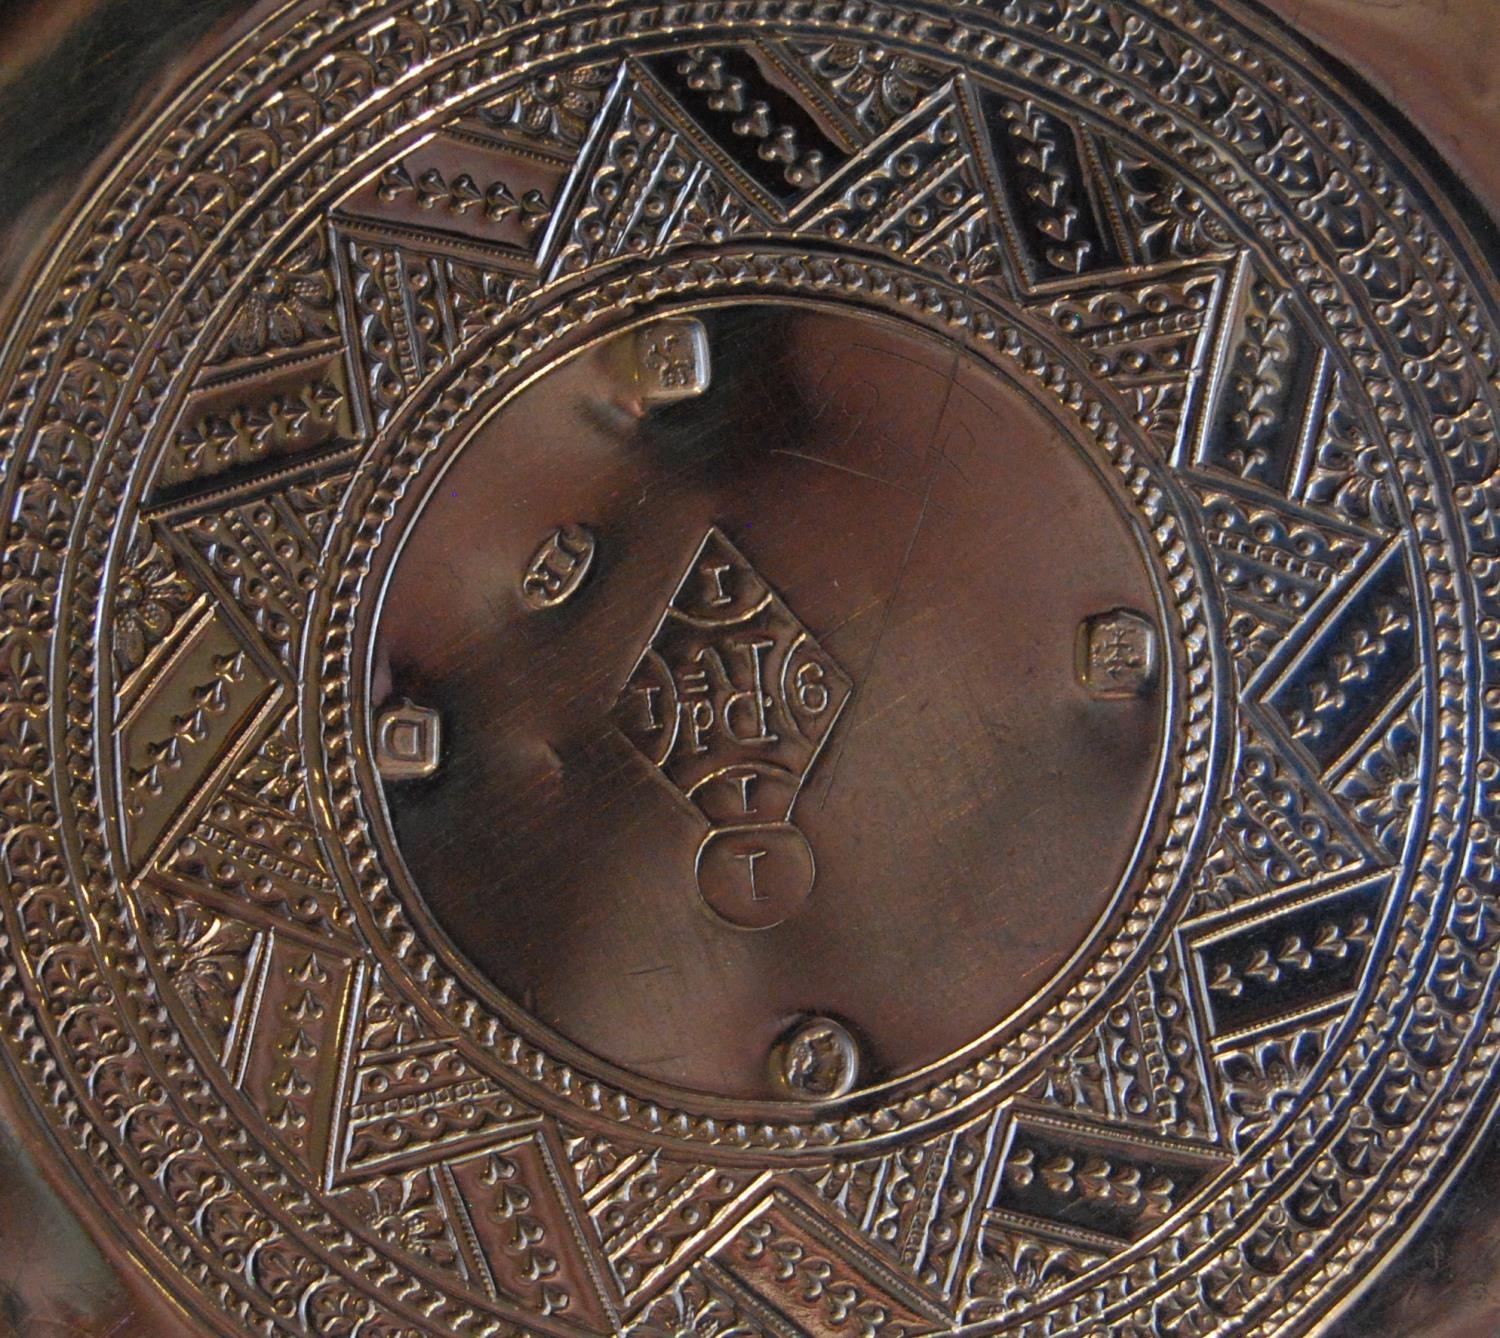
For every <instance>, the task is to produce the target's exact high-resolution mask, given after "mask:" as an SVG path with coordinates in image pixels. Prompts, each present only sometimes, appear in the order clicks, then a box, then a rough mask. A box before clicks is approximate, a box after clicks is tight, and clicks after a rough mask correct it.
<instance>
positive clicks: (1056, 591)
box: [372, 302, 1168, 1099]
mask: <svg viewBox="0 0 1500 1338" xmlns="http://www.w3.org/2000/svg"><path fill="white" fill-rule="evenodd" d="M696 320H697V321H698V322H699V323H700V324H701V327H702V329H703V330H704V331H706V335H707V340H706V345H705V346H704V347H701V348H695V347H694V343H693V334H692V330H691V328H690V323H688V324H684V323H683V322H677V323H676V324H675V325H672V326H663V327H661V329H660V330H659V331H658V333H657V334H656V335H654V336H653V335H652V333H651V327H649V326H648V327H646V328H645V330H644V331H637V332H627V333H625V334H623V335H621V336H618V337H616V338H614V339H613V340H611V341H607V342H605V343H602V344H599V345H596V346H594V347H592V348H591V349H589V350H587V351H585V352H584V353H583V354H581V355H579V356H577V357H574V358H572V359H571V360H569V361H566V362H564V363H562V364H560V365H559V366H557V367H555V368H554V369H553V370H552V371H550V372H548V373H546V374H545V375H543V376H542V377H540V378H539V379H538V380H536V381H535V382H533V383H532V384H531V385H530V386H529V387H528V388H526V389H525V390H523V391H522V392H521V393H520V394H518V395H517V396H516V397H514V398H513V399H512V400H511V401H509V403H508V404H507V405H506V407H505V408H504V409H503V410H502V411H500V412H499V413H497V414H496V415H494V416H493V417H492V418H491V419H490V420H488V421H487V422H486V423H485V424H484V426H483V427H482V428H480V429H479V431H478V432H477V434H476V435H475V436H474V438H473V439H472V440H471V441H470V442H469V444H468V445H467V446H466V447H465V448H464V449H463V450H462V451H461V452H460V454H459V455H458V456H457V457H456V459H455V460H454V461H453V463H452V465H451V467H450V468H448V469H447V471H446V472H445V473H444V474H443V476H442V477H441V478H440V479H439V480H438V482H437V483H436V484H435V485H434V487H433V489H432V491H431V493H430V494H429V496H428V497H427V499H426V500H425V502H424V504H423V505H422V507H421V509H420V511H419V512H418V513H417V516H416V518H415V520H414V521H413V522H412V523H411V526H410V529H409V531H408V532H407V534H406V535H405V538H404V546H403V548H402V550H401V554H400V556H399V558H398V559H397V561H396V564H395V567H394V569H393V571H392V574H391V578H390V583H389V586H388V589H387V592H386V597H385V600H384V603H383V607H382V612H381V615H380V622H379V625H378V628H377V634H376V638H375V649H374V665H373V693H372V699H373V701H374V702H375V704H376V710H377V712H378V711H380V710H382V709H385V708H388V707H394V706H398V705H401V704H403V703H406V702H410V703H411V704H412V706H413V707H414V708H416V709H417V710H418V711H419V712H427V713H434V714H433V716H432V718H434V719H436V720H437V721H439V722H440V725H441V742H440V746H439V749H438V751H437V752H436V754H435V755H434V756H433V757H432V758H430V759H428V763H429V764H428V765H423V764H421V763H420V761H418V762H415V763H412V762H411V759H410V758H408V759H407V762H408V763H411V764H410V765H405V764H402V763H401V762H400V759H399V758H397V759H395V760H392V759H389V758H388V759H386V763H387V764H386V765H385V766H383V767H382V772H383V775H384V776H385V781H384V789H385V800H386V803H387V805H388V810H389V813H390V817H391V821H392V828H393V831H394V833H395V838H396V841H397V845H398V847H399V852H400V856H401V858H402V859H403V860H404V862H405V865H406V867H407V870H408V871H409V873H410V875H411V879H412V883H413V885H414V886H415V887H416V888H417V889H418V890H419V894H420V896H421V898H422V899H423V900H424V901H425V903H426V907H427V909H428V910H429V911H430V913H431V915H432V917H433V918H434V919H435V920H436V921H437V923H438V924H439V925H440V926H441V928H442V929H443V930H444V931H446V933H447V935H448V936H449V938H450V939H451V940H452V942H453V944H454V945H455V947H456V948H457V950H458V951H459V952H461V953H462V954H463V955H464V956H466V957H467V958H468V960H469V961H470V962H471V963H473V965H474V966H476V967H477V968H478V969H479V970H480V971H481V972H482V973H483V974H484V975H485V976H486V977H487V978H488V979H489V981H491V982H492V983H493V985H494V986H495V987H496V988H497V989H498V990H499V991H501V992H502V993H503V994H504V995H506V996H507V997H508V998H509V999H511V1000H512V1001H513V1002H514V1003H515V1004H516V1005H518V1006H520V1007H521V1008H522V1009H524V1010H525V1011H526V1012H527V1013H529V1014H530V1015H531V1016H532V1018H534V1019H535V1020H536V1021H537V1022H539V1023H540V1024H542V1025H543V1026H544V1027H546V1028H550V1029H552V1030H553V1031H554V1032H556V1033H559V1034H560V1035H561V1036H563V1037H565V1038H567V1039H568V1040H569V1041H571V1042H573V1043H574V1044H575V1045H576V1046H578V1047H580V1048H582V1049H583V1050H584V1051H587V1052H589V1053H590V1054H592V1055H594V1056H597V1057H599V1058H600V1059H603V1060H605V1061H608V1062H609V1063H611V1064H613V1065H617V1066H619V1067H621V1068H624V1069H627V1070H630V1071H632V1072H634V1073H636V1074H638V1075H640V1076H642V1077H645V1078H647V1079H651V1080H656V1081H660V1082H663V1083H667V1084H671V1085H674V1086H678V1087H686V1088H690V1089H693V1090H696V1091H700V1092H704V1093H710V1094H715V1095H720V1096H727V1097H735V1098H753V1099H775V1098H777V1097H778V1096H779V1097H782V1098H783V1099H784V1098H785V1095H786V1089H785V1083H784V1081H782V1082H778V1079H777V1074H776V1067H777V1060H776V1055H777V1053H778V1044H779V1043H780V1042H782V1041H783V1039H784V1038H785V1037H786V1036H787V1035H788V1034H789V1033H790V1032H793V1031H794V1030H795V1028H796V1027H797V1026H798V1025H799V1019H808V1018H817V1019H828V1020H830V1025H834V1026H836V1027H838V1028H841V1029H843V1030H845V1031H847V1034H848V1035H849V1036H850V1037H851V1038H853V1042H854V1044H855V1046H856V1047H857V1051H858V1056H857V1061H855V1062H857V1066H858V1075H857V1080H856V1086H858V1087H867V1086H870V1085H872V1084H875V1083H880V1082H884V1081H886V1080H889V1079H892V1078H896V1077H900V1076H902V1075H905V1074H910V1073H912V1072H914V1071H916V1070H918V1069H922V1068H924V1067H927V1066H929V1065H932V1064H935V1063H938V1062H940V1061H942V1060H944V1059H945V1058H946V1057H948V1056H950V1055H952V1054H954V1053H955V1052H957V1051H960V1050H962V1049H964V1048H965V1047H967V1046H968V1045H970V1044H971V1043H972V1042H974V1041H976V1040H978V1039H979V1038H981V1037H983V1036H986V1035H987V1034H989V1033H991V1032H993V1031H994V1030H995V1029H996V1028H997V1027H999V1026H1001V1025H1002V1024H1003V1023H1004V1022H1005V1020H1006V1019H1007V1018H1008V1017H1010V1016H1011V1015H1012V1014H1014V1013H1015V1011H1016V1010H1017V1009H1018V1008H1019V1007H1021V1006H1022V1005H1024V1004H1025V1003H1027V1002H1028V1001H1029V1000H1031V999H1033V998H1034V997H1035V996H1036V995H1037V993H1038V992H1039V991H1041V990H1043V989H1044V987H1046V986H1047V985H1048V984H1049V982H1051V981H1053V979H1054V978H1055V977H1056V976H1057V973H1058V972H1059V970H1060V969H1061V968H1062V967H1063V966H1064V965H1065V964H1066V963H1067V962H1068V961H1069V959H1070V958H1071V957H1072V956H1073V955H1074V954H1075V953H1077V952H1078V950H1079V949H1080V948H1081V947H1082V946H1083V945H1084V944H1085V943H1086V942H1087V941H1088V939H1089V938H1090V936H1091V935H1092V934H1093V933H1095V932H1096V931H1098V930H1099V929H1100V928H1101V926H1103V925H1104V924H1105V923H1107V920H1108V915H1109V912H1110V909H1111V907H1112V906H1113V905H1115V904H1116V902H1117V899H1118V897H1119V896H1120V894H1121V891H1122V885H1124V884H1126V883H1128V882H1129V880H1130V877H1131V876H1132V871H1133V870H1134V869H1135V868H1136V865H1137V861H1138V854H1139V851H1140V849H1141V848H1142V846H1143V841H1144V838H1145V834H1146V833H1147V832H1148V829H1149V827H1150V814H1151V811H1152V805H1153V798H1154V795H1155V792H1156V788H1157V782H1158V775H1159V769H1160V764H1161V753H1162V749H1163V746H1164V744H1163V736H1164V731H1165V711H1166V706H1165V703H1166V700H1167V696H1168V693H1167V689H1166V685H1165V682H1164V672H1165V671H1164V669H1163V668H1162V665H1163V661H1164V660H1165V658H1166V657H1165V656H1164V654H1163V648H1162V647H1161V646H1160V644H1159V638H1160V637H1161V635H1162V632H1163V629H1162V627H1161V622H1160V617H1159V614H1158V612H1157V610H1158V601H1157V597H1156V594H1155V589H1154V586H1153V583H1152V579H1151V576H1150V574H1149V571H1148V568H1147V564H1146V560H1145V558H1144V555H1143V550H1142V547H1141V544H1140V542H1139V541H1138V538H1137V535H1136V532H1135V531H1134V530H1133V528H1132V524H1131V521H1130V519H1129V516H1128V514H1127V512H1126V510H1125V509H1124V507H1123V506H1122V505H1121V504H1120V502H1119V501H1118V499H1117V498H1116V496H1115V494H1114V493H1113V492H1112V490H1111V488H1110V487H1109V485H1108V484H1107V483H1106V482H1105V479H1104V478H1103V476H1102V475H1101V474H1100V473H1099V472H1098V470H1096V468H1095V467H1094V465H1093V464H1091V463H1090V461H1089V460H1088V459H1086V458H1085V455H1084V453H1083V451H1082V450H1081V448H1080V447H1078V446H1077V445H1076V444H1075V443H1073V442H1072V441H1071V440H1070V439H1069V438H1068V437H1067V436H1066V435H1064V433H1063V432H1062V430H1061V429H1060V428H1059V427H1058V425H1057V424H1056V423H1055V422H1053V421H1052V420H1051V419H1050V418H1049V417H1048V416H1047V415H1045V414H1044V413H1043V412H1042V411H1041V410H1040V409H1039V408H1037V407H1036V405H1035V404H1034V403H1033V402H1032V401H1031V400H1029V399H1028V398H1027V397H1026V396H1025V395H1024V394H1023V393H1022V392H1021V391H1020V390H1019V389H1017V388H1016V387H1014V386H1012V385H1010V384H1009V383H1007V382H1006V381H1005V380H1004V379H1003V378H1002V377H1001V376H1000V375H999V374H997V373H996V372H995V371H994V370H993V369H992V368H988V367H984V366H980V365H979V364H977V363H976V362H974V361H973V360H972V359H971V358H969V357H967V356H966V355H963V354H962V353H960V352H958V351H956V350H955V349H953V348H951V347H948V346H945V345H944V344H942V343H941V342H939V341H938V340H936V339H934V338H932V337H930V336H928V335H926V334H923V333H920V332H918V331H916V330H914V329H912V328H909V327H907V326H905V325H904V324H899V323H897V322H895V321H893V320H889V319H886V318H875V317H866V316H863V315H854V314H843V313H838V312H832V313H830V312H829V311H827V310H823V309H812V308H806V307H798V306H793V305H790V304H777V303H771V302H766V303H751V304H738V305H732V306H721V307H716V308H710V309H706V310H703V311H699V312H698V313H696ZM388 723H389V725H390V727H389V728H388V729H387V730H386V731H385V734H386V736H388V737H389V738H390V739H392V740H398V739H401V738H404V737H406V736H405V735H403V734H402V733H401V729H405V728H406V727H407V722H406V718H405V717H402V718H401V719H399V720H397V719H395V718H394V717H393V718H392V721H391V722H388ZM421 732H422V731H421V729H420V727H419V724H418V725H417V726H413V727H412V729H411V732H410V737H411V739H412V740H413V743H412V744H411V747H412V748H418V747H419V743H420V739H419V736H420V734H421ZM403 765H405V769H404V770H403V769H402V766H403ZM434 767H435V769H434ZM429 772H430V774H427V773H429Z"/></svg>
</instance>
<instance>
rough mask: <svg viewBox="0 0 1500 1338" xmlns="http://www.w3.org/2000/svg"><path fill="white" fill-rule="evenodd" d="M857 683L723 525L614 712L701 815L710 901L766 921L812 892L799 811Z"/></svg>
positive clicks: (724, 914) (745, 919)
mask: <svg viewBox="0 0 1500 1338" xmlns="http://www.w3.org/2000/svg"><path fill="white" fill-rule="evenodd" d="M852 691H853V684H852V682H851V681H850V679H849V677H848V675H847V674H845V673H844V671H843V670H842V669H841V668H839V666H838V665H837V664H836V663H834V661H833V660H832V659H831V658H830V657H829V656H828V654H827V653H826V652H825V651H824V650H823V648H822V647H821V646H819V645H818V643H817V642H816V641H815V640H814V639H813V637H812V634H811V633H810V632H808V630H807V629H806V628H805V627H803V626H802V624H801V623H800V622H799V621H798V620H797V618H796V616H795V615H794V614H793V613H792V612H791V610H790V609H788V608H787V606H786V605H785V604H784V603H783V602H782V600H781V599H780V597H779V596H778V595H777V594H776V592H775V591H774V590H772V589H771V588H770V586H768V585H767V584H766V583H765V581H764V580H762V579H761V577H760V576H759V575H757V573H756V572H755V570H754V568H752V567H751V565H750V563H749V562H748V561H747V560H746V558H745V557H744V555H743V554H741V553H740V552H739V550H738V549H736V548H735V547H734V545H733V544H731V543H730V542H729V540H728V539H726V538H725V537H724V535H723V534H722V533H721V532H720V531H719V529H718V528H717V527H711V528H710V529H709V531H708V534H707V535H706V536H705V538H704V540H703V542H702V544H701V545H700V546H699V548H698V551H697V553H696V554H695V555H694V557H693V560H692V561H691V562H690V563H689V564H688V566H687V570H686V571H685V572H684V573H683V577H682V580H681V582H680V583H679V585H678V587H677V591H676V593H675V594H674V595H673V596H672V598H671V601H670V602H669V603H668V605H667V610H666V612H665V614H664V615H663V616H662V620H661V622H660V624H658V626H657V629H656V632H655V634H654V635H653V636H652V638H651V640H650V642H649V643H648V644H647V646H646V649H645V651H644V652H643V653H642V655H641V658H640V660H639V661H638V662H637V663H636V666H635V668H634V669H633V670H632V671H631V674H630V677H629V679H628V680H627V682H626V684H625V686H624V687H623V688H622V689H621V691H620V695H619V697H618V699H617V701H616V703H615V711H614V717H615V723H616V724H617V725H618V726H619V728H620V729H621V731H622V732H623V733H624V734H625V736H626V737H627V738H629V739H630V741H631V742H632V743H634V744H635V746H636V747H637V748H639V749H640V751H641V752H642V753H644V754H645V755H646V757H647V758H648V759H650V761H651V762H652V763H653V764H654V765H655V766H656V767H658V768H659V769H660V771H661V773H662V775H663V776H664V777H665V778H666V779H667V781H668V782H669V783H670V784H672V785H673V786H674V787H675V788H676V789H677V790H679V791H680V792H681V793H682V794H683V795H685V796H686V797H687V799H688V800H689V801H690V802H691V803H692V804H693V805H694V806H695V807H696V808H697V809H698V810H699V811H700V812H701V813H702V814H703V817H704V819H705V820H706V821H707V822H708V825H709V831H708V834H707V835H706V836H705V837H704V838H703V843H702V845H701V846H700V847H699V850H698V858H697V867H696V875H697V880H698V891H699V893H700V894H701V895H702V897H703V901H704V904H705V905H706V906H708V907H709V909H710V910H712V911H713V912H714V913H715V914H716V915H717V916H718V917H719V918H720V919H721V920H723V921H725V922H726V923H728V924H731V925H734V926H735V927H737V928H740V929H768V928H770V927H771V926H772V925H776V924H779V923H781V922H782V921H783V920H785V919H786V918H787V916H789V915H790V914H791V913H792V912H793V911H794V910H795V909H796V908H797V907H798V906H799V905H801V904H802V902H803V901H805V900H806V899H807V896H808V895H809V893H811V891H812V886H813V880H814V876H815V872H816V867H815V863H814V859H813V852H812V848H811V846H810V845H809V844H808V841H807V838H806V837H805V836H804V835H803V834H802V832H801V831H800V830H799V829H798V828H797V826H796V825H795V824H794V823H793V822H792V820H791V818H792V809H793V806H794V805H795V804H796V801H797V795H798V793H799V792H800V791H801V788H802V785H803V783H804V782H805V781H806V779H807V776H808V774H809V772H811V770H812V767H813V764H814V762H815V761H816V760H817V757H818V754H819V752H820V751H821V750H822V747H823V744H824V743H825V742H826V740H827V738H828V736H829V733H830V732H831V731H832V729H833V726H834V722H835V721H837V719H838V717H839V714H840V712H842V711H843V709H844V706H845V704H846V703H847V702H848V700H849V696H850V694H851V692H852Z"/></svg>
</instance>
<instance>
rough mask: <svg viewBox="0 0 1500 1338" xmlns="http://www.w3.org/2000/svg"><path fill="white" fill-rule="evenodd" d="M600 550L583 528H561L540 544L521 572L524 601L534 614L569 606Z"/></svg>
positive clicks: (577, 526) (591, 536) (580, 526)
mask: <svg viewBox="0 0 1500 1338" xmlns="http://www.w3.org/2000/svg"><path fill="white" fill-rule="evenodd" d="M597 550H598V545H597V543H596V542H595V539H594V536H593V535H592V534H591V533H590V532H589V531H588V530H587V529H585V528H584V527H583V526H582V525H572V524H567V525H560V526H558V528H557V529H555V530H553V531H552V533H551V534H549V535H548V536H547V537H546V538H545V539H543V540H542V542H541V543H540V544H539V545H538V547H537V550H536V552H535V553H533V554H532V556H531V560H530V561H529V562H528V563H527V564H526V570H525V571H524V572H522V573H521V602H522V603H524V604H525V605H526V607H527V608H528V609H530V610H531V611H532V612H533V613H542V612H544V611H545V610H547V609H555V608H559V607H561V606H562V605H563V604H566V603H567V602H568V601H569V600H570V599H572V598H573V596H574V595H576V594H577V593H578V591H579V590H580V589H581V588H582V586H583V583H584V582H585V581H586V580H588V576H589V572H590V571H591V570H592V569H593V565H594V554H595V552H597Z"/></svg>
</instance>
